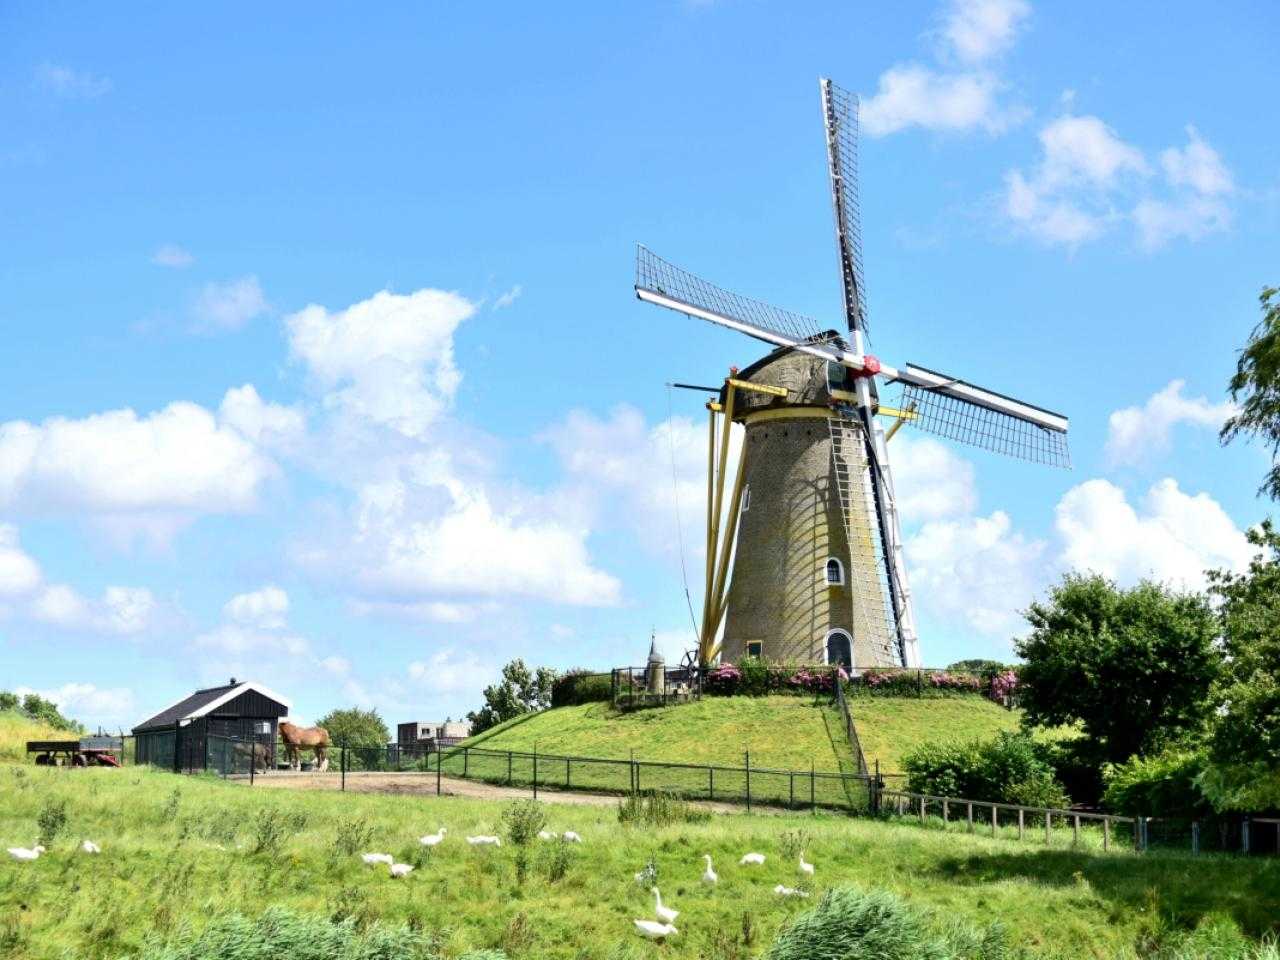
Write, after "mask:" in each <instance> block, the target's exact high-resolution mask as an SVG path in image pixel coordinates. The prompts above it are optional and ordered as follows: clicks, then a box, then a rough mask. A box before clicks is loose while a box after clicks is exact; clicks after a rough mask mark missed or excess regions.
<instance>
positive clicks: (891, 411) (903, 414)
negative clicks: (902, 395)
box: [876, 404, 920, 420]
mask: <svg viewBox="0 0 1280 960" xmlns="http://www.w3.org/2000/svg"><path fill="white" fill-rule="evenodd" d="M876 413H878V414H880V416H882V417H895V418H896V419H898V420H919V419H920V414H918V413H916V408H915V405H914V404H913V405H911V406H909V407H907V409H905V410H899V409H898V408H897V407H883V406H882V407H880V408H879V409H878V410H876Z"/></svg>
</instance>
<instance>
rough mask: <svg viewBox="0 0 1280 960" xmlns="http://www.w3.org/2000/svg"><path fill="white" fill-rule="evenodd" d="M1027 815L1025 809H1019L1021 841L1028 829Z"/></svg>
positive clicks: (1019, 834)
mask: <svg viewBox="0 0 1280 960" xmlns="http://www.w3.org/2000/svg"><path fill="white" fill-rule="evenodd" d="M1026 814H1027V811H1026V810H1025V809H1023V808H1022V807H1019V808H1018V839H1019V840H1021V839H1022V837H1023V830H1024V828H1025V827H1026Z"/></svg>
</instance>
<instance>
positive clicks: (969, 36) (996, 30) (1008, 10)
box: [942, 0, 1031, 63]
mask: <svg viewBox="0 0 1280 960" xmlns="http://www.w3.org/2000/svg"><path fill="white" fill-rule="evenodd" d="M1030 15H1031V4H1029V3H1027V2H1026V0H952V2H951V4H950V6H949V8H948V9H947V12H946V14H945V16H944V22H943V28H942V36H943V38H944V40H945V41H946V43H947V46H948V47H949V49H950V52H951V53H953V54H954V55H955V56H956V57H958V58H959V59H960V60H962V61H964V62H966V63H980V62H982V61H985V60H989V59H991V58H992V57H994V56H997V55H999V54H1001V53H1004V52H1005V51H1006V50H1008V49H1009V48H1010V47H1012V46H1013V42H1014V40H1015V39H1016V38H1017V34H1018V30H1019V29H1020V28H1021V26H1022V24H1023V22H1024V21H1025V20H1026V19H1027V17H1029V16H1030Z"/></svg>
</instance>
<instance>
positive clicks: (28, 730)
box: [0, 710, 76, 763]
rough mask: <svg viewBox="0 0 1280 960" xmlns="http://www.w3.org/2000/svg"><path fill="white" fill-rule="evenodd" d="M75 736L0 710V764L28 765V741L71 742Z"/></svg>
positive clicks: (18, 714)
mask: <svg viewBox="0 0 1280 960" xmlns="http://www.w3.org/2000/svg"><path fill="white" fill-rule="evenodd" d="M73 739H76V734H74V733H68V732H67V731H66V730H58V729H56V728H54V727H50V726H48V725H46V724H43V723H37V722H36V721H34V720H32V719H31V718H30V717H26V716H23V715H22V714H21V713H18V712H17V711H14V710H0V763H28V762H31V759H32V758H30V757H28V756H27V741H28V740H73Z"/></svg>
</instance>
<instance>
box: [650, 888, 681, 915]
mask: <svg viewBox="0 0 1280 960" xmlns="http://www.w3.org/2000/svg"><path fill="white" fill-rule="evenodd" d="M653 901H654V907H653V913H654V916H656V917H657V918H658V919H659V920H661V921H662V922H663V923H675V922H676V917H678V916H680V911H679V910H672V909H671V908H670V907H664V906H663V905H662V894H660V893H659V892H658V888H657V887H654V888H653Z"/></svg>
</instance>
